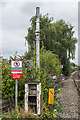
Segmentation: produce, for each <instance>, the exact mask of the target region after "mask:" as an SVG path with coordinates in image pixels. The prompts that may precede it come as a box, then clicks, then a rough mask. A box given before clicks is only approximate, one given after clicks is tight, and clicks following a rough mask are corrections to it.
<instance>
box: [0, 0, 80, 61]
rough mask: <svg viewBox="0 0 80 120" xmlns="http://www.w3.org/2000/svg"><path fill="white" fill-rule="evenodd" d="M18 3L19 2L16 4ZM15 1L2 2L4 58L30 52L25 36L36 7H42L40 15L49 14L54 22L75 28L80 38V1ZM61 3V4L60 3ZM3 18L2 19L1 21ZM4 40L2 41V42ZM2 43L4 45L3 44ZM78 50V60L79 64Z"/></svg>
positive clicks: (1, 26)
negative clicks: (16, 53) (79, 13)
mask: <svg viewBox="0 0 80 120" xmlns="http://www.w3.org/2000/svg"><path fill="white" fill-rule="evenodd" d="M16 1H17V2H16ZM16 1H15V0H14V1H11V0H10V1H9V0H7V2H5V1H3V2H0V33H1V34H0V50H1V49H2V55H3V56H4V58H9V56H13V55H14V54H15V52H16V51H17V52H18V54H19V55H22V54H24V52H25V51H27V50H28V47H27V46H25V36H26V35H27V30H28V28H29V27H30V19H31V17H32V16H35V14H36V7H40V13H41V14H42V15H45V14H47V13H49V16H50V17H53V18H54V21H57V20H60V19H63V20H65V21H66V22H69V23H71V24H72V25H73V26H74V30H75V34H74V36H75V37H77V38H78V0H67V1H66V0H64V2H63V1H60V0H57V1H56V2H55V1H54V0H53V1H54V2H51V0H49V1H47V2H42V0H39V1H38V0H37V1H38V2H36V0H34V2H32V1H31V0H30V1H31V2H28V1H27V0H23V2H21V1H20V0H16ZM59 1H60V2H59ZM1 18H2V19H1ZM1 40H2V41H1ZM1 42H2V44H1ZM77 54H78V52H77V49H76V59H75V60H74V62H75V63H77V62H78V61H77Z"/></svg>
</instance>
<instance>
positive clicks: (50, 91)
mask: <svg viewBox="0 0 80 120" xmlns="http://www.w3.org/2000/svg"><path fill="white" fill-rule="evenodd" d="M48 104H54V88H49V98H48Z"/></svg>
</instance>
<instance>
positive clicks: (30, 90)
mask: <svg viewBox="0 0 80 120" xmlns="http://www.w3.org/2000/svg"><path fill="white" fill-rule="evenodd" d="M25 111H26V112H30V113H31V112H32V113H34V114H37V115H40V114H41V113H42V95H41V83H40V82H35V81H34V82H26V83H25Z"/></svg>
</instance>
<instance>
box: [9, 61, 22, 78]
mask: <svg viewBox="0 0 80 120" xmlns="http://www.w3.org/2000/svg"><path fill="white" fill-rule="evenodd" d="M11 75H12V79H21V75H22V61H12V62H11Z"/></svg>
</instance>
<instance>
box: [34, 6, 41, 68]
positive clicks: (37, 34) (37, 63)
mask: <svg viewBox="0 0 80 120" xmlns="http://www.w3.org/2000/svg"><path fill="white" fill-rule="evenodd" d="M39 14H40V13H39V7H36V32H35V33H36V68H37V69H38V68H39V69H40V26H39V23H40V20H39V16H40V15H39Z"/></svg>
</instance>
